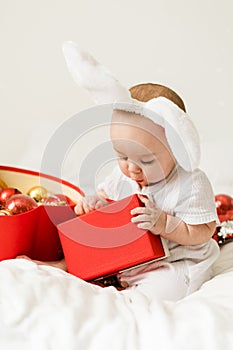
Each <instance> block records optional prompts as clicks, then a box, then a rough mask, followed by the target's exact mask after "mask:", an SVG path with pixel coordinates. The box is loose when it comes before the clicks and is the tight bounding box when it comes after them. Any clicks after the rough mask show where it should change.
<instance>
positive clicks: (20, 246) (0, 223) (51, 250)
mask: <svg viewBox="0 0 233 350" xmlns="http://www.w3.org/2000/svg"><path fill="white" fill-rule="evenodd" d="M0 179H2V180H3V181H4V182H5V183H6V184H7V186H8V187H15V188H17V189H19V190H20V191H21V192H22V193H24V194H26V193H27V191H28V190H29V189H30V188H32V187H33V186H43V187H45V188H47V189H48V191H49V192H51V193H60V194H64V195H66V196H67V197H68V198H69V199H70V202H69V203H68V205H62V206H48V205H41V206H38V207H36V208H35V209H32V210H30V211H27V212H25V213H21V214H17V215H12V216H1V217H0V260H4V259H11V258H15V257H16V256H17V255H20V254H25V255H27V256H29V257H30V258H32V259H37V260H42V261H52V260H58V259H61V258H62V257H63V251H62V247H61V243H60V239H59V236H58V233H57V227H56V226H57V225H58V224H59V223H61V222H63V221H67V220H70V219H72V218H74V217H76V215H75V213H74V210H73V208H74V205H75V203H76V201H77V199H78V198H80V196H82V195H83V194H82V192H81V190H80V189H79V188H78V187H76V186H74V185H73V184H70V183H69V182H67V181H64V180H61V179H58V178H56V177H53V176H50V175H46V174H41V173H38V172H35V171H30V170H25V169H19V168H14V167H8V166H0Z"/></svg>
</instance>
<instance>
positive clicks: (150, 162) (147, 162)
mask: <svg viewBox="0 0 233 350" xmlns="http://www.w3.org/2000/svg"><path fill="white" fill-rule="evenodd" d="M154 161H155V160H154V159H151V160H147V161H145V160H141V163H142V164H144V165H150V164H152V163H154Z"/></svg>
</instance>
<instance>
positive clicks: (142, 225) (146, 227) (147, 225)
mask: <svg viewBox="0 0 233 350" xmlns="http://www.w3.org/2000/svg"><path fill="white" fill-rule="evenodd" d="M152 226H153V225H152V223H151V222H141V223H140V224H138V225H137V227H138V228H141V229H143V230H150V229H151V228H152Z"/></svg>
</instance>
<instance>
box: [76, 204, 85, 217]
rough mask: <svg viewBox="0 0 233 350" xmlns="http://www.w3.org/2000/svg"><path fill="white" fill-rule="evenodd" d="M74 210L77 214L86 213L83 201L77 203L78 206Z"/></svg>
mask: <svg viewBox="0 0 233 350" xmlns="http://www.w3.org/2000/svg"><path fill="white" fill-rule="evenodd" d="M74 212H75V214H76V215H82V214H84V210H83V205H82V202H79V203H77V204H76V206H75V208H74Z"/></svg>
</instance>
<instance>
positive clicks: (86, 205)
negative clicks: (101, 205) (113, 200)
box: [83, 199, 91, 214]
mask: <svg viewBox="0 0 233 350" xmlns="http://www.w3.org/2000/svg"><path fill="white" fill-rule="evenodd" d="M83 211H84V213H85V214H87V213H89V212H90V211H91V208H90V206H89V204H88V203H87V202H86V201H85V199H84V201H83Z"/></svg>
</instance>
